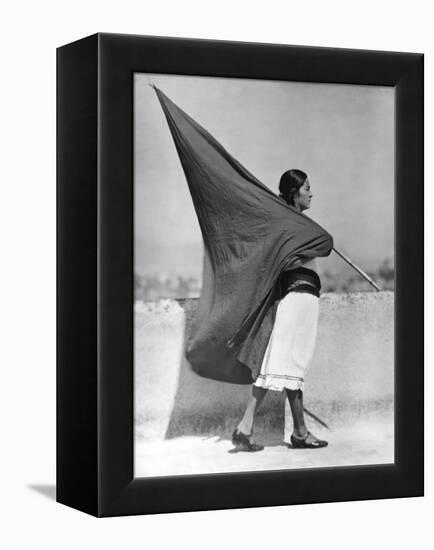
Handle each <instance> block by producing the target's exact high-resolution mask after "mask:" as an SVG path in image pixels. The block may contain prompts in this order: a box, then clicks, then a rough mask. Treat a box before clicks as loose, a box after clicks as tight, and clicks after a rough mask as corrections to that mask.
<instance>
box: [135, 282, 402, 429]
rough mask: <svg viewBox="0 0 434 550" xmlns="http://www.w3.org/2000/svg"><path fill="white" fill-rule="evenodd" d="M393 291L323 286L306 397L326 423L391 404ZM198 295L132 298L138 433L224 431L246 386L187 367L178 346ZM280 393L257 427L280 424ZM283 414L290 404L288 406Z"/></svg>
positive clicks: (382, 409) (262, 413) (387, 408)
mask: <svg viewBox="0 0 434 550" xmlns="http://www.w3.org/2000/svg"><path fill="white" fill-rule="evenodd" d="M393 303H394V294H393V292H389V291H387V292H359V293H349V294H323V295H322V296H321V299H320V319H319V327H318V338H317V344H316V348H315V353H314V357H313V359H312V362H311V365H310V369H309V372H308V374H307V377H306V385H305V404H306V405H307V406H308V408H310V409H312V410H313V411H314V412H315V414H318V415H319V416H320V417H321V418H323V419H324V420H326V421H327V422H328V423H329V424H330V423H331V424H334V425H339V424H342V423H349V422H353V421H356V420H357V418H358V417H360V416H361V415H367V414H371V413H378V412H379V411H380V412H386V413H388V414H390V412H391V410H392V407H393V385H394V375H393V373H394V338H393V334H394V308H393ZM196 304H197V300H195V299H190V300H160V301H158V302H147V303H137V304H136V305H135V334H134V339H135V361H134V368H135V411H136V415H135V425H136V434H137V435H138V437H141V438H146V439H161V438H164V437H172V436H175V435H181V434H196V433H209V434H210V435H211V434H213V433H219V432H220V433H227V432H229V431H230V430H231V429H233V426H234V423H236V421H237V419H238V418H239V417H240V415H241V414H242V411H243V408H244V406H245V403H246V401H247V398H248V393H249V391H250V387H249V386H240V385H235V384H227V383H222V382H215V381H211V380H206V379H204V378H201V377H199V376H197V375H196V374H195V373H193V372H192V371H191V368H190V366H189V364H188V362H187V361H186V360H185V358H184V354H183V346H184V341H185V338H186V334H188V329H189V326H190V323H191V320H192V318H193V315H194V311H195V308H196ZM283 401H284V395H283V394H281V393H278V392H269V395H268V396H267V398H266V400H265V402H264V404H263V405H262V408H261V410H260V413H259V415H258V417H259V418H258V429H259V430H261V429H263V430H267V429H268V430H269V429H282V428H283V417H284V406H283ZM286 414H288V412H287V413H286Z"/></svg>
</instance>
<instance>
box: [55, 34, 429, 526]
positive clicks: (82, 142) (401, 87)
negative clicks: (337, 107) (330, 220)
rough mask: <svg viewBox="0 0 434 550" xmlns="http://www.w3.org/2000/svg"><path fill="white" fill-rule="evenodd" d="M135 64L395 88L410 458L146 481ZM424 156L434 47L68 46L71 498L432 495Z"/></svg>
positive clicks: (403, 381)
mask: <svg viewBox="0 0 434 550" xmlns="http://www.w3.org/2000/svg"><path fill="white" fill-rule="evenodd" d="M135 72H144V73H164V74H178V75H198V76H200V75H202V76H205V75H206V76H214V77H216V76H219V77H239V78H254V79H273V80H288V81H303V82H322V83H346V84H366V85H381V86H393V87H394V88H395V92H396V140H395V141H396V147H395V151H396V154H395V158H396V161H395V163H396V164H395V178H396V183H395V186H396V204H395V214H396V215H395V220H396V222H395V223H396V225H395V238H396V250H395V254H396V264H395V265H396V279H395V284H396V290H395V457H396V461H395V464H393V465H379V466H357V467H339V468H320V469H306V470H288V471H264V472H254V473H230V474H228V473H224V474H209V475H195V476H174V477H162V478H136V479H134V478H133V412H134V411H133V392H134V385H133V280H134V277H133V266H134V258H133V200H134V197H133V160H134V159H133V75H134V73H135ZM423 161H424V159H423V55H422V54H415V53H400V52H379V51H365V50H346V49H334V48H317V47H300V46H286V45H271V44H256V43H241V42H227V41H214V40H196V39H194V40H193V39H185V38H162V37H149V36H131V35H116V34H104V33H102V34H100V33H99V34H95V35H92V36H90V37H87V38H84V39H82V40H79V41H77V42H74V43H72V44H68V45H66V46H63V47H61V48H58V50H57V216H58V217H57V500H58V502H60V503H63V504H66V505H68V506H72V507H74V508H77V509H79V510H82V511H85V512H87V513H90V514H93V515H96V516H99V517H101V516H118V515H127V514H149V513H161V512H177V511H194V510H213V509H222V508H226V509H227V508H242V507H256V506H277V505H288V504H302V503H316V502H331V501H351V500H362V499H379V498H394V497H410V496H421V495H423V483H424V478H423V456H424V441H423V426H424V420H423V358H424V357H423V308H424V305H423V304H424V302H423V300H424V296H423V249H424V246H423V243H424V239H423V175H424V174H423ZM409 193H410V194H411V200H410V201H409Z"/></svg>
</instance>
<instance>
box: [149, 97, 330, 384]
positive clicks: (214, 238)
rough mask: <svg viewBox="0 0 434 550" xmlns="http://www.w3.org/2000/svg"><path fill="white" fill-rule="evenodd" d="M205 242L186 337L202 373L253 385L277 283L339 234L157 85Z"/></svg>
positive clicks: (320, 252)
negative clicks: (273, 186)
mask: <svg viewBox="0 0 434 550" xmlns="http://www.w3.org/2000/svg"><path fill="white" fill-rule="evenodd" d="M154 89H155V91H156V93H157V96H158V99H159V101H160V104H161V106H162V108H163V111H164V114H165V116H166V119H167V123H168V125H169V128H170V131H171V134H172V137H173V140H174V142H175V146H176V149H177V151H178V155H179V158H180V161H181V164H182V167H183V170H184V173H185V176H186V179H187V183H188V186H189V189H190V193H191V197H192V199H193V204H194V207H195V210H196V214H197V217H198V220H199V225H200V228H201V231H202V237H203V242H204V249H205V254H204V271H203V282H202V293H201V296H200V299H199V304H198V308H197V311H196V315H195V318H194V320H193V325H192V327H191V331H190V334H189V337H188V340H187V343H186V356H187V359H188V360H189V362H190V364H191V366H192V369H193V370H194V371H195V372H196V373H197V374H199V375H201V376H204V377H206V378H211V379H214V380H220V381H225V382H231V383H239V384H249V383H251V382H253V381H254V380H255V379H256V377H257V376H258V374H259V371H260V367H261V363H262V359H263V356H264V353H265V349H266V346H267V343H268V340H269V337H270V334H271V330H272V327H273V322H274V315H275V311H276V307H277V304H278V298H279V297H278V292H277V281H278V278H279V275H280V274H281V272H282V271H284V270H286V269H291V268H293V267H295V266H296V265H297V264H298V263H299V260H306V259H309V258H314V257H320V256H327V255H329V254H330V252H331V249H332V247H333V239H332V237H331V235H329V234H328V233H327V232H326V231H325V230H324V229H323V228H322V227H321V226H319V225H318V224H317V223H315V222H314V221H313V220H311V219H310V218H308V217H307V216H305V215H304V214H302V213H301V212H299V211H298V210H296V209H295V208H293V207H292V206H289V205H288V204H286V203H285V201H283V200H282V199H281V198H279V197H278V196H277V195H276V194H275V193H273V192H272V191H271V190H270V189H268V187H266V186H265V185H263V184H262V183H261V182H260V181H259V180H258V179H257V178H255V176H253V175H252V174H251V173H250V172H249V171H248V170H246V169H245V168H244V167H243V166H242V165H241V164H240V163H239V162H238V161H237V160H236V159H235V158H234V157H232V156H231V155H230V154H229V153H228V152H227V151H226V150H225V149H224V148H223V147H222V145H221V144H220V143H219V142H218V141H217V140H216V139H215V138H214V137H213V136H212V135H211V134H210V133H209V132H207V131H206V130H205V129H204V128H203V127H202V126H200V125H199V124H198V123H197V122H196V121H195V120H193V119H192V118H191V117H190V116H189V115H188V114H187V113H185V112H184V111H183V110H182V109H180V108H179V107H178V106H177V105H176V104H175V103H173V102H172V101H171V100H170V99H169V98H168V97H167V96H166V95H165V94H164V93H163V92H162V91H161V90H159V89H158V88H156V87H155V86H154Z"/></svg>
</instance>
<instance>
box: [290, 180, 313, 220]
mask: <svg viewBox="0 0 434 550" xmlns="http://www.w3.org/2000/svg"><path fill="white" fill-rule="evenodd" d="M312 197H313V195H312V191H311V190H310V182H309V178H306V181H305V182H304V184H303V185H302V186H301V187H300V189H299V190H298V195H296V196H295V198H294V203H295V206H296V208H298V209H299V210H300V211H301V212H303V210H307V209H308V208H310V203H311V201H312Z"/></svg>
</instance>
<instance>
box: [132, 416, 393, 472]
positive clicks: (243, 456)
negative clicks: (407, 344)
mask: <svg viewBox="0 0 434 550" xmlns="http://www.w3.org/2000/svg"><path fill="white" fill-rule="evenodd" d="M370 420H371V419H370ZM311 429H312V432H313V433H314V434H315V435H316V436H317V437H320V438H323V439H326V440H328V442H329V445H328V447H325V448H323V449H296V450H293V449H289V448H288V446H287V445H286V444H285V443H284V442H283V434H281V433H275V434H269V435H268V436H264V435H262V434H261V435H258V437H257V438H256V439H257V441H258V443H262V444H264V445H265V449H264V450H263V451H260V452H256V453H246V452H236V451H235V450H234V447H233V445H232V443H231V441H230V440H229V439H227V438H221V437H218V436H203V435H198V436H182V437H176V438H173V439H166V440H162V441H161V440H160V441H143V440H142V441H140V440H136V443H135V445H136V448H135V456H136V468H135V477H148V476H170V475H188V474H211V473H223V472H246V471H261V470H282V469H283V470H287V469H294V468H296V469H297V468H298V469H299V468H322V467H336V466H356V465H369V464H390V463H393V462H394V434H393V422H391V420H390V418H384V417H383V418H381V417H379V418H378V419H377V420H376V421H375V422H372V421H370V422H369V423H367V422H358V423H357V424H354V425H352V426H351V427H341V428H338V429H336V430H335V431H328V430H326V429H322V428H319V427H318V428H317V427H315V429H314V428H313V427H312V428H311Z"/></svg>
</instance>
